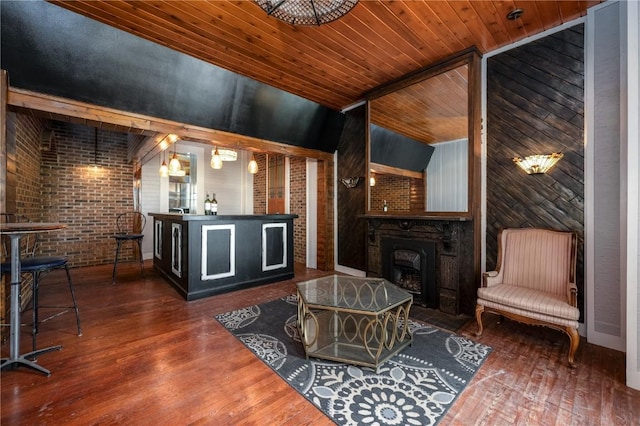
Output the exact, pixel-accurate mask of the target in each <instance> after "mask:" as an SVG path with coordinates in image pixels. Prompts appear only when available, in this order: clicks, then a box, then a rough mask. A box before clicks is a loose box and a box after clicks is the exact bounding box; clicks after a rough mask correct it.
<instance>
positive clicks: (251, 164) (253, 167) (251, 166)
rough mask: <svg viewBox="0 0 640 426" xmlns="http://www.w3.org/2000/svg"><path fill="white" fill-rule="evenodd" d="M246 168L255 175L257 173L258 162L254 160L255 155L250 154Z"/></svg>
mask: <svg viewBox="0 0 640 426" xmlns="http://www.w3.org/2000/svg"><path fill="white" fill-rule="evenodd" d="M247 170H248V171H249V173H251V174H252V175H255V174H256V173H258V163H257V162H256V157H255V156H254V155H253V153H252V154H251V161H249V165H248V166H247Z"/></svg>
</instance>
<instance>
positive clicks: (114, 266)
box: [111, 239, 122, 284]
mask: <svg viewBox="0 0 640 426" xmlns="http://www.w3.org/2000/svg"><path fill="white" fill-rule="evenodd" d="M120 244H122V240H118V239H116V261H115V262H113V274H112V277H111V284H115V283H116V267H117V266H118V256H120Z"/></svg>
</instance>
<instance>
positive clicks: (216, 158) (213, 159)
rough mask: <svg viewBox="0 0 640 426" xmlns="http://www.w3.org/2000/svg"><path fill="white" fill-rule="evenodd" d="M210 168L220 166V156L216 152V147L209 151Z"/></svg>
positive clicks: (217, 168)
mask: <svg viewBox="0 0 640 426" xmlns="http://www.w3.org/2000/svg"><path fill="white" fill-rule="evenodd" d="M211 168H212V169H216V170H219V169H221V168H222V158H221V157H220V153H219V152H218V148H216V149H214V150H213V151H211Z"/></svg>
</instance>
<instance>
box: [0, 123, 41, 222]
mask: <svg viewBox="0 0 640 426" xmlns="http://www.w3.org/2000/svg"><path fill="white" fill-rule="evenodd" d="M7 120H11V121H12V122H13V124H14V126H15V163H14V165H13V166H12V168H14V170H15V171H16V192H15V200H14V202H15V211H14V212H11V213H17V214H21V215H24V216H27V217H28V218H29V219H30V220H32V221H34V222H38V221H42V220H43V218H42V199H41V191H40V181H41V178H40V161H41V158H42V155H41V149H40V139H41V136H42V133H43V131H45V129H46V122H45V121H44V120H42V119H40V118H36V117H32V116H28V115H24V114H15V113H9V114H7ZM16 165H19V170H18V169H17V166H16ZM7 213H9V212H7Z"/></svg>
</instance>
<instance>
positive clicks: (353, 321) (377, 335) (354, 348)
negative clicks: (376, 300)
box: [298, 294, 413, 370]
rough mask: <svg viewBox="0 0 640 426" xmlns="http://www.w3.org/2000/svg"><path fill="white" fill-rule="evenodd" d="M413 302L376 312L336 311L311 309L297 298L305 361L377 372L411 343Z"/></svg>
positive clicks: (299, 327) (334, 308)
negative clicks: (343, 365)
mask: <svg viewBox="0 0 640 426" xmlns="http://www.w3.org/2000/svg"><path fill="white" fill-rule="evenodd" d="M411 302H412V299H411V298H409V299H408V300H407V301H406V302H404V303H402V304H399V305H397V306H394V307H390V308H389V309H386V310H383V311H379V312H363V311H357V310H350V309H344V308H339V307H321V308H319V307H317V306H314V307H313V308H310V307H308V306H307V304H306V303H305V301H304V299H303V298H302V297H301V296H300V294H298V331H299V333H300V336H301V340H302V343H303V346H304V350H305V353H306V356H307V358H309V357H314V358H320V359H327V360H332V361H338V362H345V363H349V364H355V365H361V366H365V367H371V368H374V369H376V370H377V369H378V367H379V366H380V365H381V364H383V363H384V362H386V361H387V360H388V359H390V358H391V357H393V356H394V355H395V354H397V353H398V352H400V351H401V350H403V349H404V348H406V347H407V346H409V345H410V344H411V343H412V342H413V336H412V335H411V333H410V331H409V324H408V323H409V321H408V319H409V309H410V308H411Z"/></svg>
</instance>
